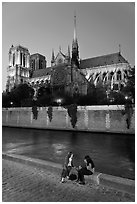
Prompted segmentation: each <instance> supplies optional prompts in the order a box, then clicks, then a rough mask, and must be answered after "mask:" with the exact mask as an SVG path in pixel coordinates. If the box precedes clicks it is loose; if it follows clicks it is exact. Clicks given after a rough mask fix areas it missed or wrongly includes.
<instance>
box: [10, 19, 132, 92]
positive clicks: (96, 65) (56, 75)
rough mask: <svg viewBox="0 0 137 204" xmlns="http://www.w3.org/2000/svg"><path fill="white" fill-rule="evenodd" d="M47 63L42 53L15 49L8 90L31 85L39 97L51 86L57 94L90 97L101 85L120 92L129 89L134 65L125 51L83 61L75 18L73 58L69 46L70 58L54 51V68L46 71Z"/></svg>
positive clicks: (11, 51)
mask: <svg viewBox="0 0 137 204" xmlns="http://www.w3.org/2000/svg"><path fill="white" fill-rule="evenodd" d="M46 63H47V62H46V59H45V57H44V56H42V55H40V54H39V53H36V54H33V55H30V54H29V51H28V49H27V48H24V47H22V46H20V45H19V46H16V47H13V46H12V47H11V48H10V50H9V66H8V80H7V90H8V91H10V90H11V88H13V87H14V85H17V84H20V83H28V84H29V85H30V86H32V87H33V88H34V89H35V93H37V91H38V89H39V88H40V87H42V86H43V87H47V86H48V85H49V84H50V86H51V87H52V90H53V92H54V91H57V90H63V91H65V92H66V93H69V94H71V95H74V94H79V95H86V94H87V92H88V88H89V85H90V84H91V83H92V84H94V85H95V86H97V84H98V83H100V82H101V83H102V84H106V85H109V88H110V89H114V90H116V91H118V90H120V89H121V87H122V86H124V85H125V82H126V78H127V75H128V70H129V69H130V65H129V63H128V61H127V60H126V59H124V57H123V56H122V55H121V51H120V50H119V52H117V53H112V54H108V55H103V56H99V57H93V58H88V59H83V60H80V58H79V46H78V40H77V36H76V16H74V37H73V42H72V54H70V48H69V46H68V49H67V52H66V54H63V52H62V51H61V47H60V48H59V52H58V53H57V55H56V56H55V55H54V50H52V56H51V67H46Z"/></svg>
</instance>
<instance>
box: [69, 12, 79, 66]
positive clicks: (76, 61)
mask: <svg viewBox="0 0 137 204" xmlns="http://www.w3.org/2000/svg"><path fill="white" fill-rule="evenodd" d="M71 64H72V66H74V65H75V66H77V67H78V68H79V51H78V41H77V35H76V14H75V15H74V37H73V42H72V59H71Z"/></svg>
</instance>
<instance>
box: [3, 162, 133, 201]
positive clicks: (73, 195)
mask: <svg viewBox="0 0 137 204" xmlns="http://www.w3.org/2000/svg"><path fill="white" fill-rule="evenodd" d="M60 173H61V171H60V169H57V168H54V167H51V166H46V167H45V168H39V167H38V166H31V165H28V164H22V163H19V162H15V161H11V160H6V159H3V160H2V201H3V202H133V201H134V200H135V198H134V195H131V194H128V193H125V192H120V191H116V190H114V189H110V188H107V187H103V186H96V185H92V184H89V183H87V184H86V185H79V184H77V183H76V182H72V181H67V182H66V183H64V184H62V183H60V182H59V180H60Z"/></svg>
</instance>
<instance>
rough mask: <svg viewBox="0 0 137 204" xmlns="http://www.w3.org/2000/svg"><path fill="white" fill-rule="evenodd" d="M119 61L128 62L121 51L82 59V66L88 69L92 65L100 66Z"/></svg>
mask: <svg viewBox="0 0 137 204" xmlns="http://www.w3.org/2000/svg"><path fill="white" fill-rule="evenodd" d="M118 63H128V62H127V61H126V60H125V59H124V57H123V56H122V55H121V54H120V53H119V52H118V53H113V54H109V55H103V56H99V57H93V58H88V59H84V60H81V63H80V68H81V69H86V68H90V67H98V66H105V65H111V64H118Z"/></svg>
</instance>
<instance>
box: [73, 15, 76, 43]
mask: <svg viewBox="0 0 137 204" xmlns="http://www.w3.org/2000/svg"><path fill="white" fill-rule="evenodd" d="M73 40H74V42H76V41H77V32H76V11H74V38H73Z"/></svg>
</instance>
